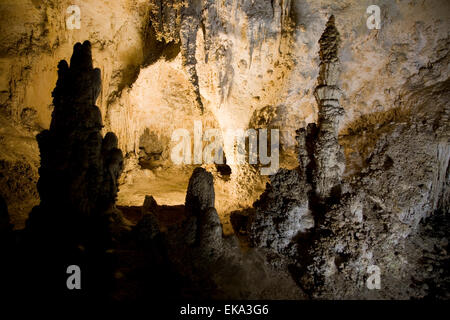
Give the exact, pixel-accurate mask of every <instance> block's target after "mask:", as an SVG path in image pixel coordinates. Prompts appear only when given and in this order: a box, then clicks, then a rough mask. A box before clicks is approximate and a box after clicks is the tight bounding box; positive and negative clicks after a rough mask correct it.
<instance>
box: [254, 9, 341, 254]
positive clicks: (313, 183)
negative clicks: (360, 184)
mask: <svg viewBox="0 0 450 320" xmlns="http://www.w3.org/2000/svg"><path fill="white" fill-rule="evenodd" d="M339 42H340V39H339V33H338V31H337V29H336V27H335V25H334V17H333V16H332V17H331V18H330V20H329V21H328V23H327V26H326V29H325V31H324V33H323V35H322V37H321V38H320V41H319V43H320V59H321V63H320V72H319V78H318V86H317V87H316V90H315V96H316V99H317V103H318V105H319V116H318V124H317V125H316V124H315V123H311V124H309V125H308V126H307V128H301V129H299V130H297V142H298V160H299V164H300V166H299V167H298V168H297V169H296V170H284V169H282V170H280V171H278V173H277V174H275V175H274V176H272V177H271V183H270V185H268V188H267V189H266V191H265V192H264V194H263V195H262V196H261V198H260V199H259V200H258V201H257V202H256V203H255V204H254V207H255V209H256V210H255V211H254V213H253V214H251V215H250V219H249V225H248V228H249V235H250V240H251V242H252V244H253V245H254V246H257V247H268V248H272V249H274V250H275V251H277V252H279V253H289V255H295V253H296V251H297V250H298V248H297V246H296V243H297V241H296V239H297V238H299V237H301V236H302V234H305V233H307V232H308V230H309V229H311V228H313V227H314V218H313V216H312V209H314V208H313V207H314V206H318V205H320V203H321V202H326V201H330V198H332V197H338V196H339V193H340V185H341V178H342V174H343V172H344V169H345V157H344V154H343V152H342V150H341V146H340V145H339V143H338V128H339V120H340V118H341V117H342V116H343V114H344V109H343V108H342V107H341V106H340V105H339V98H340V95H341V91H340V89H339V88H338V86H337V81H338V78H339V60H338V56H337V54H338V47H339Z"/></svg>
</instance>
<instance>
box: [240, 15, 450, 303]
mask: <svg viewBox="0 0 450 320" xmlns="http://www.w3.org/2000/svg"><path fill="white" fill-rule="evenodd" d="M319 44H320V52H319V54H320V58H321V64H320V72H319V77H318V86H317V87H316V90H315V96H316V99H317V103H318V105H319V114H318V123H317V125H316V124H309V125H308V126H307V127H306V128H301V129H299V130H297V134H298V136H297V141H298V145H299V152H298V159H299V167H298V168H296V169H294V170H286V169H280V170H279V171H278V172H277V174H275V175H274V176H272V177H271V179H270V180H271V181H270V184H268V186H267V188H266V191H265V192H264V193H263V195H262V196H261V197H260V199H259V200H258V201H257V202H256V203H255V204H254V207H255V210H254V212H253V213H251V214H250V216H249V218H248V225H247V230H248V233H249V240H250V243H251V245H252V246H254V247H258V248H262V249H269V250H270V251H271V252H274V253H276V254H281V255H282V256H283V257H285V260H284V263H287V264H289V265H290V270H291V271H292V276H293V278H294V279H296V281H297V283H298V284H299V285H300V286H301V288H302V289H303V290H304V292H305V293H306V294H307V295H308V296H309V297H310V298H320V299H324V298H325V299H362V298H369V299H392V298H395V299H407V298H411V297H415V298H425V297H434V298H445V299H446V298H448V288H449V283H450V282H449V276H448V272H446V269H447V267H446V266H447V265H448V263H449V255H448V241H447V237H446V236H444V233H443V232H442V230H443V229H448V218H447V216H448V214H447V213H448V204H446V199H448V188H447V187H446V186H447V182H445V178H444V177H446V176H448V172H449V169H448V168H449V161H450V160H449V156H448V150H449V142H448V141H449V140H448V134H447V133H445V132H444V131H442V129H439V128H447V127H448V120H447V118H446V115H445V110H447V109H448V103H447V105H446V106H443V104H445V102H441V101H440V102H439V104H437V105H436V106H429V107H427V110H424V109H422V108H421V106H420V105H418V106H415V107H413V108H411V110H409V112H410V113H409V114H408V116H403V115H396V116H391V115H385V116H386V118H387V119H390V120H388V121H386V122H384V123H381V124H380V123H378V124H377V125H376V126H374V125H371V124H370V123H368V124H367V125H365V127H364V128H363V129H362V130H364V134H365V137H366V139H370V141H374V146H373V148H372V149H371V152H370V153H369V154H368V156H367V158H366V159H364V161H363V168H362V169H361V170H360V172H358V173H357V174H353V175H351V176H350V175H349V176H347V177H344V176H343V172H344V168H345V158H344V154H343V152H342V150H341V146H340V145H339V143H338V129H339V119H340V118H341V117H342V115H343V113H344V110H343V108H342V107H341V106H340V105H339V97H340V95H341V91H340V89H339V88H338V86H337V84H338V75H339V59H338V48H339V33H338V31H337V30H336V27H335V25H334V18H333V17H331V18H330V20H329V21H328V23H327V26H326V28H325V31H324V33H323V35H322V37H321V38H320V41H319ZM447 85H448V84H442V85H441V86H440V87H439V88H435V89H434V90H442V89H443V88H445V87H446V86H447ZM429 91H430V89H429V88H424V90H423V93H422V94H423V95H427V94H428V92H429ZM416 98H417V99H420V97H419V96H418V97H416ZM442 108H443V110H444V113H443V112H442V111H440V110H442ZM394 120H395V121H394ZM437 124H439V125H437ZM436 128H438V129H437V130H436ZM341 139H343V140H344V141H342V140H341V143H346V144H347V146H348V145H351V146H352V147H354V146H357V145H358V143H360V140H359V139H361V137H360V136H358V137H357V138H356V139H355V140H354V141H353V140H352V139H354V137H353V136H352V137H351V138H350V137H341ZM411 155H414V157H412V156H411ZM418 159H420V160H418ZM405 186H408V187H405ZM235 215H236V214H235ZM438 221H439V222H438ZM239 228H242V227H240V226H239ZM419 243H420V245H418V244H419ZM424 257H426V258H424ZM282 260H283V259H282ZM419 261H420V262H419ZM271 263H272V264H274V265H279V264H280V260H277V259H272V260H271ZM377 268H379V269H377ZM374 269H377V270H380V277H381V288H380V290H372V289H373V287H372V289H370V288H371V287H370V285H368V284H367V281H369V280H370V279H369V276H370V275H371V273H369V271H370V270H374Z"/></svg>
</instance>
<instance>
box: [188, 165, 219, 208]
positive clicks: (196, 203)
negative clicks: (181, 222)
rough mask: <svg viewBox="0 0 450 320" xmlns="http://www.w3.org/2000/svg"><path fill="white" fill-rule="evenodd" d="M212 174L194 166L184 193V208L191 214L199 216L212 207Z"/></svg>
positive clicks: (213, 195) (213, 194)
mask: <svg viewBox="0 0 450 320" xmlns="http://www.w3.org/2000/svg"><path fill="white" fill-rule="evenodd" d="M214 200H215V193H214V182H213V176H212V174H211V173H210V172H208V171H206V170H205V169H204V168H201V167H198V168H195V170H194V172H193V173H192V176H191V179H189V185H188V190H187V193H186V202H185V206H186V210H187V211H188V212H190V213H191V214H193V215H197V216H201V215H202V214H203V213H205V212H206V211H207V210H208V209H209V208H214Z"/></svg>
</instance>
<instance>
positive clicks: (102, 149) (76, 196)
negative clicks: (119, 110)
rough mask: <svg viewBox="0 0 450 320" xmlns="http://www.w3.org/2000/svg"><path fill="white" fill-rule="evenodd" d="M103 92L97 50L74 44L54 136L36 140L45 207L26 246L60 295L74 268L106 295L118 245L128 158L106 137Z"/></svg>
mask: <svg viewBox="0 0 450 320" xmlns="http://www.w3.org/2000/svg"><path fill="white" fill-rule="evenodd" d="M100 91H101V75H100V70H99V69H94V68H93V65H92V54H91V44H90V43H89V41H85V42H84V43H83V44H81V43H77V44H75V46H74V49H73V55H72V57H71V60H70V66H69V64H68V63H67V62H66V61H65V60H62V61H61V62H60V63H59V65H58V81H57V83H56V87H55V89H54V91H53V94H52V95H53V104H54V110H53V114H52V122H51V125H50V129H49V130H44V131H42V132H41V133H40V134H38V135H37V140H38V143H39V149H40V155H41V166H40V169H39V173H40V178H39V181H38V191H39V195H40V199H41V203H40V205H39V206H37V207H35V208H33V210H32V212H31V213H30V217H29V219H28V221H27V226H26V229H25V233H24V242H23V245H24V250H29V251H30V252H31V253H32V254H31V255H30V256H31V257H33V258H31V259H39V260H40V261H41V264H40V265H39V266H38V267H37V268H36V269H37V270H36V272H37V274H33V276H31V278H34V279H43V281H47V282H48V283H49V285H50V286H52V285H55V286H56V288H54V289H55V293H56V292H59V291H58V290H56V289H57V288H60V287H61V284H57V280H59V281H60V280H61V279H63V277H64V273H65V271H66V268H67V267H68V266H69V265H79V266H84V267H85V268H86V269H87V276H86V277H85V279H87V280H85V282H83V284H84V285H86V287H87V288H86V289H87V291H86V292H91V290H92V291H95V290H97V289H98V290H103V289H106V288H102V286H103V285H104V283H102V279H104V278H105V276H106V275H107V274H108V270H109V269H108V267H107V265H106V264H107V262H106V260H107V259H106V258H105V257H106V250H107V249H108V248H109V247H110V246H111V241H112V240H113V238H112V234H111V227H112V224H116V223H120V214H119V212H117V209H115V205H114V203H115V199H116V196H117V192H118V184H117V180H118V178H119V175H120V173H121V172H122V167H123V157H122V152H121V151H120V150H119V149H118V141H117V137H116V136H115V135H114V134H113V133H111V132H109V133H107V134H106V135H105V137H104V138H103V137H102V134H101V130H102V127H103V126H102V117H101V114H100V110H99V108H98V107H97V106H96V105H95V101H96V100H97V98H98V96H99V93H100ZM39 272H42V275H41V274H38V273H39ZM46 276H47V277H46ZM96 278H97V280H98V281H97V280H95V281H92V285H91V280H92V279H96ZM52 280H55V282H53V281H52ZM63 283H64V282H63ZM94 283H95V284H94ZM46 285H47V283H46ZM37 287H38V286H37ZM37 287H36V289H37Z"/></svg>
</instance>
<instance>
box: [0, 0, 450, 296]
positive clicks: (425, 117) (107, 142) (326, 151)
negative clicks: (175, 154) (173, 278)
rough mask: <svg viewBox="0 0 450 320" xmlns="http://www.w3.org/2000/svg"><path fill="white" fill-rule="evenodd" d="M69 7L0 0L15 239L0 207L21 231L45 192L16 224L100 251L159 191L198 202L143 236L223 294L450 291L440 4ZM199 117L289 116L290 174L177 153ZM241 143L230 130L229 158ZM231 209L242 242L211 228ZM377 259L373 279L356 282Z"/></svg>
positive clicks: (236, 122)
mask: <svg viewBox="0 0 450 320" xmlns="http://www.w3.org/2000/svg"><path fill="white" fill-rule="evenodd" d="M71 4H72V2H71V1H68V0H67V1H66V0H61V1H53V0H52V1H13V0H5V1H2V3H1V4H0V12H1V16H2V18H3V17H4V19H2V21H0V27H1V29H2V32H0V37H1V39H0V40H1V41H0V70H1V71H0V124H1V126H0V193H1V196H3V197H4V198H5V200H6V202H7V206H8V208H5V207H2V208H0V209H1V212H3V213H2V214H1V215H0V220H1V221H0V229H1V230H4V231H5V232H6V233H7V234H8V237H9V235H10V234H11V230H10V229H11V228H10V225H9V221H8V219H7V215H6V214H5V212H7V211H8V210H6V209H9V214H10V217H11V222H13V223H14V224H15V227H16V228H18V229H21V228H22V227H23V226H24V221H25V220H26V218H27V217H28V213H29V212H30V210H29V209H31V208H32V207H34V206H36V203H39V201H41V205H40V206H36V207H35V209H34V210H33V212H32V213H31V215H30V219H29V223H28V228H27V229H26V230H27V231H30V232H31V233H33V232H35V231H36V232H37V233H40V234H39V235H45V234H47V236H46V237H47V240H49V242H50V243H51V242H52V241H53V243H54V242H55V239H59V240H61V241H60V244H61V246H65V245H66V244H69V246H71V247H72V248H75V252H78V251H82V250H83V249H84V245H83V244H85V243H91V244H94V247H95V246H96V248H99V249H100V250H98V251H102V250H103V249H104V248H105V247H107V246H108V243H109V242H108V241H109V239H110V234H109V231H110V230H109V229H108V227H107V225H108V224H109V222H110V221H109V220H110V218H111V215H110V213H112V215H114V213H116V214H117V212H116V211H115V208H114V201H115V198H116V196H117V195H118V197H119V199H120V201H121V203H122V204H126V205H136V206H141V205H142V203H143V202H144V197H145V196H146V195H147V194H152V195H154V196H155V199H156V200H157V201H158V203H160V204H169V203H170V204H171V205H174V204H182V203H185V204H186V207H187V209H188V211H191V214H192V211H195V212H197V214H193V215H191V217H190V218H189V219H186V220H185V221H182V222H180V223H178V220H177V223H174V224H175V225H174V226H171V227H170V228H168V229H166V230H165V229H164V228H161V230H160V222H161V221H156V220H157V218H156V217H155V216H153V215H148V214H147V215H146V216H144V218H142V220H140V222H139V223H138V224H137V228H136V230H135V231H136V232H137V233H138V235H139V236H138V237H137V240H138V242H139V241H140V242H142V243H145V244H146V246H145V247H146V248H147V249H148V248H149V247H150V248H153V249H155V248H156V249H155V250H157V251H158V250H161V252H158V254H159V256H160V258H161V257H164V256H165V255H166V254H168V255H169V256H170V257H169V258H170V259H169V260H170V263H169V262H167V261H164V263H166V262H167V263H169V264H173V265H175V266H176V267H177V268H176V269H177V270H178V271H180V273H182V274H183V275H185V274H188V276H190V277H192V278H193V279H194V281H198V279H199V277H198V276H199V273H202V275H201V277H203V274H204V275H205V277H209V279H208V280H211V279H215V280H212V282H214V281H217V283H215V284H216V285H218V286H219V288H220V290H223V291H222V292H221V294H222V295H219V296H220V297H235V298H236V297H237V298H241V297H242V298H260V297H268V298H273V297H279V298H286V297H289V298H300V297H303V298H304V297H305V296H304V295H303V293H302V292H300V291H301V290H300V289H299V287H298V286H296V284H295V283H297V284H298V283H299V284H301V287H302V289H303V290H305V291H306V293H307V294H308V296H309V297H310V298H311V297H312V298H411V297H415V298H423V297H427V296H438V297H444V298H448V292H449V290H448V289H447V288H448V283H449V280H448V279H449V276H448V272H446V271H445V269H446V268H447V267H446V266H447V265H448V259H449V258H448V252H449V251H448V243H446V242H445V241H444V240H443V239H444V238H448V230H449V229H448V225H449V222H448V219H447V218H446V216H445V215H444V213H446V212H447V211H448V208H449V206H450V191H449V190H450V186H449V181H450V176H449V174H450V169H449V167H450V166H449V157H450V147H449V136H448V133H449V132H450V129H449V125H450V124H449V117H450V109H449V104H448V101H450V97H449V87H450V84H449V69H448V63H449V59H450V55H449V44H450V40H449V36H448V30H449V21H450V19H448V12H450V10H449V5H450V4H449V2H448V1H445V0H434V1H422V2H420V3H416V2H414V1H412V2H411V1H409V2H401V1H391V2H387V3H384V4H382V5H380V7H381V12H382V15H381V29H379V30H369V29H368V28H367V25H366V19H367V18H368V15H367V14H366V7H367V4H366V3H364V2H361V1H353V0H344V1H335V0H325V1H320V2H319V1H315V0H314V1H313V0H305V1H295V0H292V1H287V0H274V1H253V0H230V1H213V0H187V1H182V0H171V1H163V0H151V1H149V0H117V1H98V0H86V1H83V2H82V4H80V10H81V18H82V20H81V21H82V23H81V29H80V30H69V29H67V28H66V26H65V23H66V21H65V20H66V18H67V14H65V12H66V9H67V7H68V6H69V5H71ZM331 15H334V19H329V17H330V16H331ZM327 21H328V23H327ZM337 29H339V33H338V32H337ZM3 31H5V32H3ZM85 39H89V40H90V43H91V44H88V43H85V44H83V45H81V44H78V45H77V46H76V48H75V52H74V56H73V57H72V61H71V63H70V67H69V64H68V63H64V62H62V63H61V64H59V66H58V61H59V60H60V59H62V58H64V57H67V56H69V55H70V54H71V52H72V48H73V44H74V43H76V42H77V41H84V40H85ZM338 49H339V50H338ZM91 50H92V52H93V57H92V59H93V62H92V60H91ZM317 53H319V54H317ZM93 65H95V66H96V67H98V68H99V69H100V70H101V71H102V72H101V74H100V72H99V70H96V69H93ZM57 66H58V67H57ZM57 71H58V72H57ZM55 82H57V87H56V88H55V90H54V94H53V98H54V101H53V102H52V99H51V95H50V93H51V91H52V89H53V88H54V85H55ZM101 83H102V86H101V85H100V84H101ZM96 100H98V102H97V105H98V107H96V106H95V104H96ZM52 104H53V105H52ZM52 110H53V113H52ZM344 111H345V112H344ZM196 120H201V121H202V125H203V127H204V128H207V127H209V128H217V129H219V130H221V131H222V133H225V132H226V131H227V130H228V129H244V130H245V129H248V128H253V129H259V128H278V129H280V143H281V148H282V150H281V159H280V166H281V169H280V170H279V172H277V173H276V174H274V175H273V176H271V177H270V178H268V179H264V177H261V176H260V175H259V170H258V169H259V168H255V167H253V166H250V165H242V166H238V165H230V168H227V171H228V172H231V174H230V175H229V176H228V177H224V176H223V175H222V174H221V173H220V172H218V170H217V168H216V167H215V166H207V165H204V167H206V169H207V171H208V172H206V171H205V170H204V169H195V170H196V171H194V168H193V167H189V166H184V167H180V166H176V165H174V164H173V163H172V162H171V161H170V159H169V156H168V155H169V154H170V150H171V148H172V147H173V143H174V142H173V141H171V134H172V133H173V131H174V130H175V129H179V128H182V129H186V130H187V131H189V132H192V130H193V128H192V127H193V123H194V122H195V121H196ZM103 125H104V127H103ZM41 130H43V132H42V133H41V134H39V136H38V142H39V149H38V145H37V143H36V141H35V134H36V133H37V132H39V131H41ZM108 131H110V132H108ZM106 132H108V133H106ZM105 133H106V134H105ZM103 135H104V137H103ZM296 147H297V148H296ZM120 149H122V150H123V151H124V153H125V155H126V160H125V161H124V163H123V164H122V160H123V159H122V152H121V151H120ZM234 150H235V144H234V141H233V139H232V137H230V136H227V135H225V137H224V153H225V155H226V157H227V158H228V159H230V158H231V156H232V153H233V151H234ZM294 150H295V152H294ZM39 151H40V152H41V161H42V162H41V169H40V172H39V175H38V172H37V168H38V167H39ZM297 160H298V163H296V162H297ZM143 163H144V164H143ZM122 166H124V167H126V170H125V171H126V173H125V174H123V175H122V176H121V179H120V181H121V182H122V183H123V184H122V185H121V192H119V193H118V181H119V179H118V178H119V175H120V174H121V171H122ZM283 167H286V168H283ZM193 171H194V174H193V175H192V172H193ZM38 177H39V179H40V180H39V184H38V190H39V195H38V194H37V191H36V182H37V180H38ZM190 177H192V180H191V181H192V184H191V185H189V178H190ZM267 180H268V181H269V184H268V186H267V187H266V188H265V190H264V188H263V185H264V183H265V182H266V181H267ZM147 188H153V189H152V190H151V191H148V189H147ZM124 190H125V191H126V192H124ZM153 191H158V192H159V194H153ZM186 191H187V192H186ZM39 197H40V200H39V199H38V198H39ZM161 198H162V199H163V201H160V199H161ZM258 198H259V200H258V201H256V202H255V200H256V199H258ZM185 200H186V201H185ZM144 207H145V208H144V212H147V211H151V210H154V209H155V208H157V209H158V210H162V209H161V208H162V207H163V206H158V205H157V204H156V201H155V203H153V201H151V200H150V198H147V202H146V203H144ZM247 207H248V208H247ZM242 208H247V211H246V212H250V213H249V214H248V215H247V214H245V215H244V213H242V212H239V211H237V213H236V215H235V217H236V221H237V220H239V221H238V223H237V224H236V225H239V227H238V228H237V229H238V230H236V231H237V232H241V234H240V236H246V237H247V236H248V239H246V240H248V242H249V243H250V244H251V245H252V246H253V248H251V249H250V250H249V253H248V254H247V253H243V252H241V251H240V247H239V240H238V239H237V238H236V237H235V236H230V237H229V238H227V237H223V236H222V232H225V231H226V230H227V229H228V231H227V232H228V233H230V232H232V230H230V226H229V225H228V226H227V218H228V214H229V212H230V211H231V209H232V210H241V209H242ZM178 209H179V208H178ZM164 210H168V209H167V208H164ZM164 210H163V211H160V212H158V214H160V215H161V212H164ZM183 210H184V208H183ZM183 210H180V211H183ZM175 211H176V210H175ZM183 212H184V211H183ZM147 213H148V212H147ZM152 213H153V212H152ZM117 215H118V214H117ZM219 218H220V219H219ZM162 220H164V219H162ZM247 221H248V224H247V223H246V222H247ZM47 231H48V233H47ZM237 232H236V233H237ZM39 235H38V236H39ZM161 238H163V240H161ZM9 240H11V237H9ZM91 240H92V241H91ZM158 241H163V243H164V244H166V245H168V247H169V248H170V249H171V250H169V252H166V251H164V250H166V249H167V248H166V249H161V248H159V247H158V245H157V244H155V243H156V242H158ZM246 243H247V241H246ZM419 244H420V246H419ZM56 245H59V243H58V244H56ZM80 245H81V246H80ZM147 245H149V246H147ZM78 246H80V248H78ZM43 247H45V246H43ZM419 247H420V249H418V248H419ZM128 249H129V248H128ZM134 249H135V248H132V250H134ZM94 251H95V250H94ZM423 251H425V253H424V252H423ZM145 254H148V250H147V251H145ZM423 255H427V256H430V257H432V259H430V261H427V262H425V263H424V262H423V260H422V256H423ZM156 256H158V255H156ZM122 258H128V257H122ZM161 259H162V260H164V258H161ZM196 259H197V260H196ZM124 260H126V259H124ZM27 262H29V261H27ZM65 262H67V261H65ZM153 262H154V261H153V260H152V263H153ZM186 262H187V263H186ZM24 265H28V264H24ZM150 265H152V264H151V263H150ZM374 265H376V266H378V267H379V268H380V270H381V272H382V273H381V279H382V280H381V281H382V288H383V290H380V291H376V290H370V289H368V288H367V286H366V283H365V280H366V278H367V270H368V268H369V267H371V266H374ZM146 267H148V265H147V266H146ZM272 267H274V268H272ZM99 269H100V268H99ZM166 269H168V268H167V265H165V264H162V266H161V269H154V270H158V272H159V271H161V272H162V270H166ZM447 269H448V268H447ZM152 270H153V269H152ZM280 270H283V272H281V271H280ZM287 270H290V271H291V273H288V272H287ZM429 270H432V271H429ZM441 270H444V271H442V272H441ZM100 271H101V270H100ZM158 272H155V273H156V274H157V275H158V276H159V273H158ZM98 274H102V272H100V273H98ZM216 275H218V277H215V276H216ZM268 275H269V276H268ZM201 277H200V278H201ZM168 278H170V276H169V277H167V278H164V277H162V279H165V280H166V279H168ZM201 279H202V280H203V278H201ZM242 279H246V281H244V282H242V281H241V280H242ZM261 279H266V280H265V281H261ZM283 279H284V280H286V279H287V280H286V281H285V282H283ZM412 279H414V281H413V280H412ZM294 280H295V281H294ZM162 282H163V281H162ZM198 283H200V284H203V282H202V281H198ZM229 283H232V284H233V285H232V286H230V285H229ZM236 283H239V284H236ZM285 284H286V286H285ZM438 284H442V286H441V287H440V288H439V289H438V287H437V285H438ZM164 285H165V284H163V285H162V286H161V288H164ZM149 287H151V286H149ZM200 287H201V286H200ZM212 287H214V286H212ZM280 287H283V290H281V289H280ZM284 288H288V289H286V290H285V289H284ZM403 288H407V289H404V290H403ZM241 289H243V290H241ZM291 289H292V292H290V291H291ZM211 290H212V292H210V291H205V293H204V294H205V295H208V294H209V293H212V294H214V293H217V291H214V290H215V289H211Z"/></svg>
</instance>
